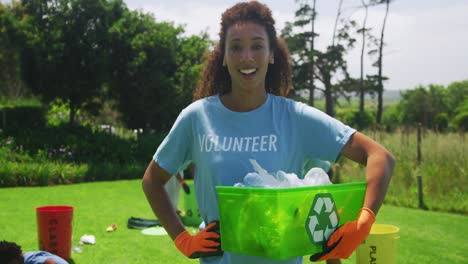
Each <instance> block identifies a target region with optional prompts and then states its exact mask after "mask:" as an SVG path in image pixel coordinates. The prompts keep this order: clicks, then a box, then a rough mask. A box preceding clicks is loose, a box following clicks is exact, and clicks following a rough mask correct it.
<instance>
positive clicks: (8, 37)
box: [0, 2, 28, 98]
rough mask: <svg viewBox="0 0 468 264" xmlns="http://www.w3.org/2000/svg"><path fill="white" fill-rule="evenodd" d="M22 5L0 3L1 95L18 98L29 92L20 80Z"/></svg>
mask: <svg viewBox="0 0 468 264" xmlns="http://www.w3.org/2000/svg"><path fill="white" fill-rule="evenodd" d="M20 12H21V5H19V3H18V2H13V3H12V4H11V5H8V4H6V5H4V4H2V3H0V32H1V34H0V96H6V97H9V98H17V97H21V96H24V95H26V94H27V93H28V91H27V89H25V86H24V85H23V83H22V82H21V80H20V76H19V75H20V71H19V68H20V67H19V64H20V59H19V54H20V49H19V45H20V43H21V34H20V32H21V25H22V21H21V18H20V17H18V16H17V13H20Z"/></svg>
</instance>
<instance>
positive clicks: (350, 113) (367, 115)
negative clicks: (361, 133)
mask: <svg viewBox="0 0 468 264" xmlns="http://www.w3.org/2000/svg"><path fill="white" fill-rule="evenodd" d="M337 119H338V120H341V121H342V122H343V123H345V124H347V125H349V126H351V127H354V128H356V129H358V130H363V129H366V128H369V127H371V126H372V125H373V124H374V123H375V116H374V113H372V112H370V111H364V112H360V111H359V110H349V109H346V110H342V111H340V112H338V113H337Z"/></svg>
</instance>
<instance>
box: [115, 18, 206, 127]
mask: <svg viewBox="0 0 468 264" xmlns="http://www.w3.org/2000/svg"><path fill="white" fill-rule="evenodd" d="M183 32H184V29H183V28H182V27H180V26H174V25H173V24H172V23H170V22H157V21H156V20H155V18H154V17H153V16H152V15H150V14H145V13H142V12H139V11H128V12H125V14H124V15H123V17H122V18H121V19H120V20H119V21H118V22H117V23H115V24H114V25H113V26H112V28H111V30H110V40H111V42H112V47H113V49H112V52H111V68H110V70H111V74H110V79H109V83H110V87H111V90H112V91H113V97H115V98H117V101H118V108H119V110H120V111H121V113H122V114H123V119H124V122H125V123H126V125H127V126H128V127H130V128H144V131H148V130H150V129H153V130H158V131H167V130H169V129H170V126H171V124H172V123H173V121H174V119H175V118H176V116H177V114H178V113H179V111H180V110H181V108H182V107H185V106H186V105H187V104H188V103H190V101H191V100H192V91H193V88H194V86H195V82H196V79H197V78H198V75H199V70H200V67H201V63H202V55H203V53H204V52H205V51H206V48H207V46H208V44H209V42H208V41H207V36H206V35H202V36H201V37H197V36H192V37H189V38H184V37H182V36H181V34H182V33H183Z"/></svg>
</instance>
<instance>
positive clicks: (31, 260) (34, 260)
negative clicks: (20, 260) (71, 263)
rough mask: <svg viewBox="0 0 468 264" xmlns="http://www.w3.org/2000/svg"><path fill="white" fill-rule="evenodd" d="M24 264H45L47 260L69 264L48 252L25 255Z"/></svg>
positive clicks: (58, 263)
mask: <svg viewBox="0 0 468 264" xmlns="http://www.w3.org/2000/svg"><path fill="white" fill-rule="evenodd" d="M23 256H24V264H43V263H44V262H45V261H46V260H47V259H52V260H53V261H55V262H57V264H68V262H67V261H66V260H64V259H63V258H61V257H59V256H57V255H54V254H51V253H49V252H46V251H31V252H26V253H24V255H23Z"/></svg>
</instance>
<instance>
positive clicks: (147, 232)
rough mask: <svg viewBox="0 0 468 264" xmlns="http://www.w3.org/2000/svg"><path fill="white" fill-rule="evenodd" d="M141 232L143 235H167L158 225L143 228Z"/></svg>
mask: <svg viewBox="0 0 468 264" xmlns="http://www.w3.org/2000/svg"><path fill="white" fill-rule="evenodd" d="M141 233H142V234H143V235H148V236H165V235H167V232H166V229H164V228H163V227H160V226H155V227H150V228H145V229H143V230H141Z"/></svg>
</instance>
